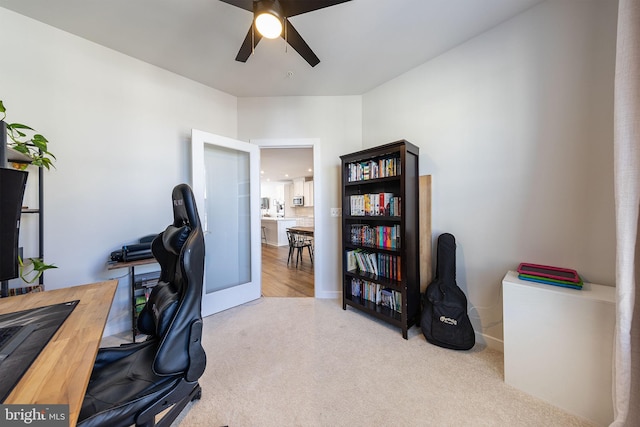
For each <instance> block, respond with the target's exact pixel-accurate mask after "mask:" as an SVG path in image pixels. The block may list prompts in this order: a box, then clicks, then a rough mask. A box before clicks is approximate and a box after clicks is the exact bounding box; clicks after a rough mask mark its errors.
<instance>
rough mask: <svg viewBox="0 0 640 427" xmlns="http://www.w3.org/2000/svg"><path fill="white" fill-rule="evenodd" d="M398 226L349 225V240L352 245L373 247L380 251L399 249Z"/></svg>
mask: <svg viewBox="0 0 640 427" xmlns="http://www.w3.org/2000/svg"><path fill="white" fill-rule="evenodd" d="M400 235H401V233H400V225H399V224H394V225H376V226H372V225H369V224H351V228H350V239H351V243H352V244H354V245H362V246H375V247H379V248H382V249H399V248H400Z"/></svg>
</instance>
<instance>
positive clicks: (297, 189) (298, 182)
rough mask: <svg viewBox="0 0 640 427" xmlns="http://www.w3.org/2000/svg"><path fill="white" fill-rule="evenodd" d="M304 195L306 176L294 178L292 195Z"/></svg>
mask: <svg viewBox="0 0 640 427" xmlns="http://www.w3.org/2000/svg"><path fill="white" fill-rule="evenodd" d="M303 195H304V178H296V179H294V180H293V194H292V196H303Z"/></svg>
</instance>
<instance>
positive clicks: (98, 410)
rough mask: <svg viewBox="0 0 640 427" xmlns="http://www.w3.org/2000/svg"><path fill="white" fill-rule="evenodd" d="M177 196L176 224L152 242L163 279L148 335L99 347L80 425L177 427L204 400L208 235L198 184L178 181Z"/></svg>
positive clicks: (146, 320) (145, 329) (145, 322)
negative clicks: (197, 199)
mask: <svg viewBox="0 0 640 427" xmlns="http://www.w3.org/2000/svg"><path fill="white" fill-rule="evenodd" d="M172 198H173V217H174V221H173V224H172V225H170V226H168V227H167V228H166V230H165V231H164V232H162V233H160V234H159V235H158V237H156V238H155V239H154V241H153V243H152V245H151V249H152V251H153V255H154V256H155V258H156V260H157V261H158V263H159V264H160V269H161V272H160V279H159V281H158V285H157V286H155V287H154V288H153V290H152V292H151V295H150V296H149V300H148V301H147V304H146V305H145V307H144V308H143V310H142V312H141V313H140V316H139V318H138V329H139V330H140V331H141V332H142V333H144V334H147V335H148V338H147V340H145V341H143V342H141V343H135V344H124V345H122V346H120V347H113V348H101V349H100V350H99V352H98V356H97V358H96V362H95V365H94V368H93V372H92V374H91V378H90V380H89V386H88V388H87V393H86V395H85V398H84V402H83V404H82V409H81V411H80V415H79V418H78V420H79V421H78V425H79V426H85V427H86V426H109V427H118V426H129V425H132V424H135V425H136V426H145V427H147V426H153V425H158V426H169V425H170V424H171V422H172V421H173V420H174V419H175V418H176V417H177V416H178V414H179V413H180V412H181V411H182V409H183V408H184V407H185V406H186V405H187V404H188V403H189V402H190V401H192V400H195V399H199V398H200V395H201V389H200V385H199V384H198V378H200V376H201V375H202V373H203V372H204V369H205V365H206V356H205V353H204V349H203V348H202V345H201V342H200V339H201V336H202V317H201V314H200V310H201V300H202V280H203V273H204V237H203V233H202V228H201V227H200V220H199V218H198V211H197V208H196V204H195V200H194V197H193V193H192V191H191V188H189V186H188V185H186V184H181V185H178V186H176V187H175V188H174V189H173V193H172ZM172 405H173V407H172V408H171V409H170V410H169V411H168V412H167V413H166V414H165V415H164V417H162V418H161V419H160V420H159V421H158V423H157V424H156V421H155V416H156V415H157V414H159V413H160V412H162V411H164V410H166V409H167V408H169V407H171V406H172Z"/></svg>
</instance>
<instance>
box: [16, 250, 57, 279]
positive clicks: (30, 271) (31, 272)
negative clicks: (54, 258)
mask: <svg viewBox="0 0 640 427" xmlns="http://www.w3.org/2000/svg"><path fill="white" fill-rule="evenodd" d="M26 261H28V262H24V261H22V258H20V257H18V264H19V265H20V278H21V279H22V280H24V281H25V282H26V283H28V284H32V283H34V282H35V281H36V280H38V279H39V278H40V276H42V273H44V271H45V270H49V269H50V268H58V267H56V266H55V265H53V264H45V263H44V262H43V261H42V260H41V259H40V258H27V259H26ZM29 266H31V268H29Z"/></svg>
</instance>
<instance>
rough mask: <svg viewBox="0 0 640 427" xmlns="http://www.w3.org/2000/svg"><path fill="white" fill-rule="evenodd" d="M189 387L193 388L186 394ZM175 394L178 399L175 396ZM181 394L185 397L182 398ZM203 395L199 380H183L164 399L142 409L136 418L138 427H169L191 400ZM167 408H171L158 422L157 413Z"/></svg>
mask: <svg viewBox="0 0 640 427" xmlns="http://www.w3.org/2000/svg"><path fill="white" fill-rule="evenodd" d="M189 388H191V390H190V391H189V392H188V394H187V395H186V396H185V395H184V393H186V392H187V391H188V390H189ZM174 396H175V397H176V399H174V398H173V397H174ZM179 396H184V397H182V398H180V397H179ZM201 397H202V388H200V384H198V383H197V382H196V383H195V384H194V383H189V382H186V381H182V382H180V383H179V384H178V386H177V387H176V388H175V389H174V390H173V391H172V392H171V393H170V394H169V395H168V396H166V397H165V398H164V399H160V400H157V401H156V402H155V403H154V404H153V405H152V406H150V407H148V408H147V409H145V410H144V411H142V412H141V413H140V415H138V417H137V418H136V427H169V426H170V425H171V423H173V422H174V421H175V419H176V418H177V417H178V415H180V413H181V412H182V410H183V409H184V408H185V406H187V405H188V404H189V402H193V401H194V400H199V399H200V398H201ZM174 400H177V401H174ZM171 405H173V406H171ZM167 408H171V409H169V411H168V412H167V413H165V414H164V416H163V417H162V418H161V419H160V420H158V421H157V422H156V421H155V417H156V415H158V414H160V413H162V412H163V411H165V410H167Z"/></svg>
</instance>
